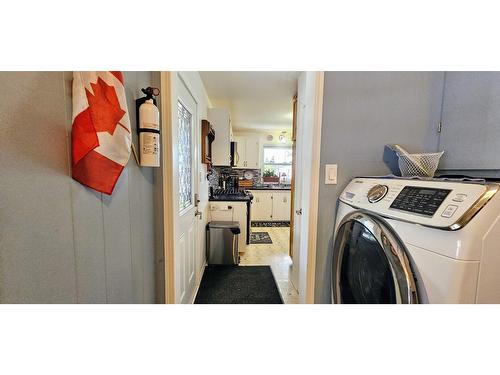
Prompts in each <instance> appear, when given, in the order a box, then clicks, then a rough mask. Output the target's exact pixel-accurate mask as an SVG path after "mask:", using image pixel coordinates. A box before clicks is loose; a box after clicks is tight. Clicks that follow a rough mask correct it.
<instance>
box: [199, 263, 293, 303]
mask: <svg viewBox="0 0 500 375" xmlns="http://www.w3.org/2000/svg"><path fill="white" fill-rule="evenodd" d="M194 303H197V304H205V303H220V304H224V303H241V304H243V303H245V304H248V303H252V304H262V303H266V304H267V303H269V304H277V303H283V299H282V298H281V295H280V292H279V290H278V286H277V285H276V280H275V279H274V276H273V273H272V271H271V267H269V266H208V267H206V268H205V273H204V274H203V278H202V280H201V284H200V288H199V290H198V294H197V295H196V299H195V301H194Z"/></svg>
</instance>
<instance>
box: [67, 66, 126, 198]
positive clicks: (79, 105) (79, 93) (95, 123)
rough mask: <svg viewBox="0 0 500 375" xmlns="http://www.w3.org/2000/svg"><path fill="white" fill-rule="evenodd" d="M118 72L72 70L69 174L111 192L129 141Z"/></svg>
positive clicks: (121, 78) (124, 102)
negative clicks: (70, 166) (71, 126)
mask: <svg viewBox="0 0 500 375" xmlns="http://www.w3.org/2000/svg"><path fill="white" fill-rule="evenodd" d="M123 85H124V84H123V75H122V73H121V72H73V128H72V131H71V140H72V177H73V178H74V179H75V180H77V181H78V182H80V183H82V184H83V185H86V186H88V187H90V188H92V189H94V190H97V191H99V192H101V193H105V194H111V193H112V192H113V189H114V187H115V185H116V182H117V181H118V178H119V177H120V174H121V173H122V170H123V168H124V167H125V165H126V164H127V162H128V159H129V157H130V146H131V142H132V138H131V132H130V120H129V116H128V111H127V100H126V97H125V88H124V86H123Z"/></svg>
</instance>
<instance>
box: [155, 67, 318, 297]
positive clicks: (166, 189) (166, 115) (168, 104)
mask: <svg viewBox="0 0 500 375" xmlns="http://www.w3.org/2000/svg"><path fill="white" fill-rule="evenodd" d="M172 74H177V73H176V72H169V71H162V72H161V73H160V90H161V93H162V98H161V100H160V117H161V124H162V128H161V129H162V131H161V142H162V145H163V146H162V151H163V152H162V155H161V167H160V171H159V179H160V181H161V189H160V195H161V196H160V197H159V201H160V202H161V208H162V209H161V214H160V219H159V220H158V222H159V223H158V227H159V230H160V231H161V236H160V242H161V244H160V247H161V248H162V250H163V251H162V252H161V254H159V257H158V264H159V267H158V274H157V285H158V287H159V288H161V289H163V290H161V291H160V292H159V293H157V295H158V296H159V297H158V302H162V303H175V279H174V275H175V274H174V273H175V266H174V249H175V225H172V223H175V215H174V208H173V199H172V197H173V194H174V189H173V183H174V181H173V168H172V160H173V155H172V152H173V145H172V124H173V117H172V116H173V110H172ZM315 78H316V79H315V80H316V84H315V92H316V93H315V103H314V121H313V126H312V128H311V129H310V131H311V132H312V136H313V137H312V139H313V142H314V144H320V142H321V127H322V120H323V90H324V72H323V71H319V72H316V77H315ZM311 152H312V163H311V180H310V181H309V183H310V186H311V194H310V197H309V210H310V215H309V218H308V219H309V220H308V222H307V223H306V226H304V228H307V230H308V232H309V237H308V246H307V277H306V283H307V284H306V296H305V301H306V303H314V288H315V280H316V240H317V233H318V227H317V225H318V198H319V197H318V196H319V183H320V181H319V176H320V156H321V148H320V147H315V148H313V149H312V150H311Z"/></svg>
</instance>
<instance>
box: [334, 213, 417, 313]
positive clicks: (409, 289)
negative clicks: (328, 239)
mask: <svg viewBox="0 0 500 375" xmlns="http://www.w3.org/2000/svg"><path fill="white" fill-rule="evenodd" d="M332 294H333V295H332V297H333V301H334V303H363V304H368V303H406V304H408V303H418V293H417V288H416V283H415V277H414V273H413V271H412V268H411V264H410V262H409V258H408V255H407V251H406V248H405V246H404V244H403V243H402V242H401V240H400V239H399V238H398V237H397V236H396V235H395V234H394V232H393V230H392V228H391V227H390V226H389V225H388V224H387V223H385V221H384V220H383V219H381V218H379V217H377V216H375V215H372V214H369V213H367V212H364V211H355V212H353V213H351V214H349V215H347V216H346V217H345V218H344V219H343V220H342V222H341V223H340V225H339V227H338V230H337V235H336V239H335V244H334V248H333V269H332Z"/></svg>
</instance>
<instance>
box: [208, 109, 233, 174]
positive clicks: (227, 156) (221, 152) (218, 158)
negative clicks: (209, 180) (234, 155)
mask: <svg viewBox="0 0 500 375" xmlns="http://www.w3.org/2000/svg"><path fill="white" fill-rule="evenodd" d="M208 121H210V124H212V127H213V128H214V130H215V140H214V142H213V143H212V164H213V165H219V166H230V165H231V138H232V130H231V117H230V115H229V110H228V109H226V108H209V109H208Z"/></svg>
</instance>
